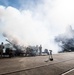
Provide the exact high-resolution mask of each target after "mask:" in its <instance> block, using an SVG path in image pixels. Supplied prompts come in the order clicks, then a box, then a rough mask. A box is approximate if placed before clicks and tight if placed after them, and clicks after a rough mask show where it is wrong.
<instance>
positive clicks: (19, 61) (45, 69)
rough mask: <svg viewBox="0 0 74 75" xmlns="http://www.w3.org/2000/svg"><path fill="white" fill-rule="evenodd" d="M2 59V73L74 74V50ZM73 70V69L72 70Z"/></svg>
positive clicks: (36, 74) (2, 74)
mask: <svg viewBox="0 0 74 75" xmlns="http://www.w3.org/2000/svg"><path fill="white" fill-rule="evenodd" d="M48 58H49V56H35V57H14V58H3V59H0V75H74V70H72V69H74V52H69V53H59V54H54V55H53V58H54V60H53V61H48V62H46V61H47V60H48ZM70 70H72V71H70Z"/></svg>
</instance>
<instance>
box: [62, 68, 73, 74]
mask: <svg viewBox="0 0 74 75" xmlns="http://www.w3.org/2000/svg"><path fill="white" fill-rule="evenodd" d="M72 71H74V69H71V70H69V71H67V72H65V73H63V74H61V75H66V74H68V73H70V72H72Z"/></svg>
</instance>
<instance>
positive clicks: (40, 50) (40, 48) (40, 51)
mask: <svg viewBox="0 0 74 75" xmlns="http://www.w3.org/2000/svg"><path fill="white" fill-rule="evenodd" d="M41 53H42V46H41V45H40V46H39V55H41Z"/></svg>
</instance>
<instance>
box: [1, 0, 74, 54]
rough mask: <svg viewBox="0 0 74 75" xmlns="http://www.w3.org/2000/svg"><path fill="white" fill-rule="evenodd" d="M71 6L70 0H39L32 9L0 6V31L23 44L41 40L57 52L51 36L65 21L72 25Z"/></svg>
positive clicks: (55, 33)
mask: <svg viewBox="0 0 74 75" xmlns="http://www.w3.org/2000/svg"><path fill="white" fill-rule="evenodd" d="M73 7H74V1H73V0H42V3H39V4H37V6H36V7H35V8H34V7H32V8H33V9H32V10H31V9H24V7H23V9H22V8H20V9H16V8H14V7H11V6H8V7H4V6H0V26H1V31H2V32H3V35H4V36H5V37H7V38H8V39H9V40H14V39H17V40H19V41H20V42H17V43H20V44H21V43H22V44H24V45H25V46H28V45H40V44H41V45H42V46H43V49H44V48H48V49H52V50H53V53H57V52H58V50H59V48H58V46H57V44H56V43H55V42H54V38H55V36H56V35H58V34H60V33H63V32H65V29H66V27H67V26H68V25H69V24H70V25H72V27H73V28H74V26H73V24H74V8H73Z"/></svg>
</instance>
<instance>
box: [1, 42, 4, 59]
mask: <svg viewBox="0 0 74 75" xmlns="http://www.w3.org/2000/svg"><path fill="white" fill-rule="evenodd" d="M3 49H4V45H3V42H2V43H1V45H0V55H1V58H2V55H3Z"/></svg>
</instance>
